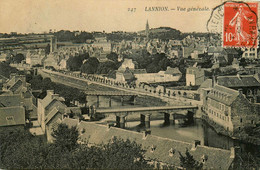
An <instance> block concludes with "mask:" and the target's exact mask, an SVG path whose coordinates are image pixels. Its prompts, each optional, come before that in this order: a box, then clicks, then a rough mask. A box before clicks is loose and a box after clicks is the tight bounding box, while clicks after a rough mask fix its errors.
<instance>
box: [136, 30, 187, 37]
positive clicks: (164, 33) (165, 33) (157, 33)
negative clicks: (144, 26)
mask: <svg viewBox="0 0 260 170" xmlns="http://www.w3.org/2000/svg"><path fill="white" fill-rule="evenodd" d="M138 33H139V34H141V35H145V30H142V31H139V32H138ZM149 37H150V38H159V39H162V40H168V39H183V34H182V33H181V31H179V30H177V29H174V28H171V27H159V28H151V29H150V30H149Z"/></svg>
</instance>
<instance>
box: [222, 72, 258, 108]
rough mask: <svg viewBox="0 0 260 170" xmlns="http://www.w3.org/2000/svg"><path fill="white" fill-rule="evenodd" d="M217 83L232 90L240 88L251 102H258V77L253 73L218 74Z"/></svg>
mask: <svg viewBox="0 0 260 170" xmlns="http://www.w3.org/2000/svg"><path fill="white" fill-rule="evenodd" d="M217 84H219V85H221V86H225V87H228V88H231V89H234V90H241V92H242V93H243V94H245V95H246V97H247V99H248V100H249V101H251V102H253V103H259V102H260V77H259V74H255V75H240V74H237V75H235V76H218V77H217Z"/></svg>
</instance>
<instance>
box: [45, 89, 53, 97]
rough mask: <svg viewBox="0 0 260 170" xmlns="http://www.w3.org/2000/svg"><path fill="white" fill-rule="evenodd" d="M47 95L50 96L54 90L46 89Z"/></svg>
mask: <svg viewBox="0 0 260 170" xmlns="http://www.w3.org/2000/svg"><path fill="white" fill-rule="evenodd" d="M46 92H47V96H52V95H53V94H54V90H47V91H46Z"/></svg>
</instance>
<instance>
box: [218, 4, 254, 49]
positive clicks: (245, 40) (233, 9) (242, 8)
mask: <svg viewBox="0 0 260 170" xmlns="http://www.w3.org/2000/svg"><path fill="white" fill-rule="evenodd" d="M257 5H258V4H257V3H234V2H228V3H225V4H224V25H223V35H222V37H223V47H248V48H256V47H257V35H258V31H257Z"/></svg>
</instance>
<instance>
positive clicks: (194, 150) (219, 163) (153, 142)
mask: <svg viewBox="0 0 260 170" xmlns="http://www.w3.org/2000/svg"><path fill="white" fill-rule="evenodd" d="M62 123H64V124H66V125H68V126H69V127H72V126H76V127H77V128H78V130H79V133H80V137H79V140H78V143H80V144H88V145H89V146H92V145H99V144H106V143H108V142H109V140H113V139H114V138H122V139H123V140H127V139H129V140H130V141H135V142H136V143H137V144H141V145H142V148H143V149H144V150H146V151H145V158H146V159H147V160H150V161H149V162H150V163H151V164H154V165H155V166H156V165H158V164H159V166H160V167H158V168H159V169H161V168H162V166H169V165H171V166H174V167H176V168H180V159H179V152H180V153H181V154H182V155H185V152H186V149H187V150H188V151H189V152H190V153H191V155H192V156H193V158H194V159H195V160H197V161H199V162H202V163H203V169H230V168H232V166H233V164H234V159H235V156H236V154H237V153H236V152H238V150H237V148H232V149H231V150H223V149H218V148H212V147H207V146H202V145H200V141H197V140H196V141H194V142H193V143H187V142H182V141H177V140H173V139H168V138H162V137H158V136H154V135H151V134H150V133H149V131H144V132H142V133H140V132H134V131H129V130H125V129H121V128H115V127H112V126H110V125H101V124H96V123H93V122H85V121H78V120H77V119H69V118H64V119H63V120H62Z"/></svg>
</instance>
